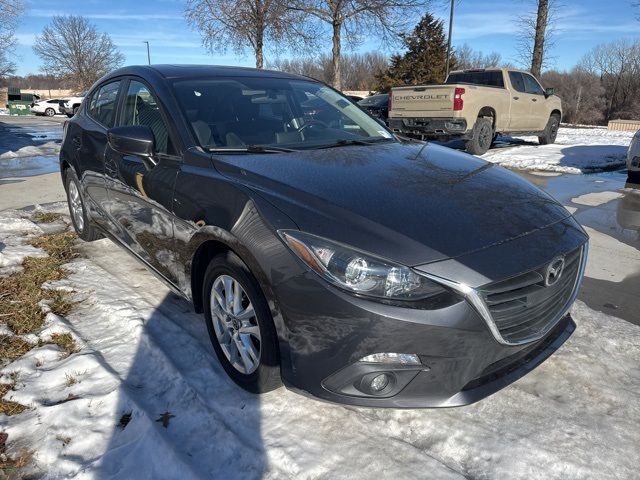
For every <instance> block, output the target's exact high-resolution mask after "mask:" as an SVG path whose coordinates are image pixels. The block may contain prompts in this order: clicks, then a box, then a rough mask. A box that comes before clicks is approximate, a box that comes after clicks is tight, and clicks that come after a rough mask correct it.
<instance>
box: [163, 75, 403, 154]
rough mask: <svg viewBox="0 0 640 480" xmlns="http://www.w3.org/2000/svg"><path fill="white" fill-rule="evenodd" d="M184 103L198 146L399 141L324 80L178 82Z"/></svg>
mask: <svg viewBox="0 0 640 480" xmlns="http://www.w3.org/2000/svg"><path fill="white" fill-rule="evenodd" d="M173 88H174V91H175V93H176V97H177V99H178V102H179V103H180V107H181V109H182V111H183V114H184V115H185V117H186V119H187V121H188V123H189V124H190V125H191V128H192V129H193V133H194V135H195V137H196V139H197V140H198V142H199V144H200V146H202V147H203V148H205V149H209V150H216V149H219V150H236V151H242V150H246V151H247V152H259V151H260V150H259V149H257V148H256V147H263V148H264V149H267V148H271V149H272V150H275V149H278V148H279V149H281V150H282V151H285V150H284V149H288V150H299V149H310V148H324V147H327V146H335V145H344V144H349V143H357V144H368V143H377V142H382V141H395V139H394V138H393V136H392V134H391V133H390V132H389V131H388V130H387V129H386V128H384V127H383V126H382V125H380V124H379V123H378V122H377V121H376V120H374V119H372V118H371V117H369V116H368V115H367V114H366V113H365V112H363V111H362V110H361V109H360V108H358V107H357V106H356V105H354V104H353V103H351V102H350V101H348V100H347V99H346V98H344V97H343V96H342V95H340V94H338V93H337V92H335V91H334V90H332V89H331V88H329V87H327V86H325V85H322V84H320V83H316V82H312V81H306V80H290V79H281V78H264V77H262V78H260V77H224V78H221V77H218V78H215V79H198V80H187V81H177V82H175V83H174V85H173Z"/></svg>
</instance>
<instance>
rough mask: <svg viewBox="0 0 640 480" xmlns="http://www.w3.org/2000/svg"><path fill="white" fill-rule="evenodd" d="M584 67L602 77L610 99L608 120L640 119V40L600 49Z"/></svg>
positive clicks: (585, 57)
mask: <svg viewBox="0 0 640 480" xmlns="http://www.w3.org/2000/svg"><path fill="white" fill-rule="evenodd" d="M580 65H581V67H582V68H583V69H584V70H586V71H587V72H590V73H592V74H594V75H598V76H599V77H600V81H601V83H602V86H603V87H604V91H605V93H604V95H605V98H606V109H605V115H604V116H605V120H607V121H608V120H611V119H612V118H616V117H618V118H638V117H639V116H640V40H636V41H630V40H618V41H615V42H611V43H606V44H602V45H598V46H596V47H595V48H593V49H592V50H591V51H590V52H589V53H587V54H586V55H585V56H584V57H583V59H582V61H581V63H580Z"/></svg>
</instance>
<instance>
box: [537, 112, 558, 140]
mask: <svg viewBox="0 0 640 480" xmlns="http://www.w3.org/2000/svg"><path fill="white" fill-rule="evenodd" d="M559 127H560V117H558V115H551V116H550V117H549V121H548V122H547V126H546V127H544V131H543V132H542V135H540V136H539V137H538V143H540V145H549V144H551V143H554V142H555V141H556V137H557V136H558V128H559Z"/></svg>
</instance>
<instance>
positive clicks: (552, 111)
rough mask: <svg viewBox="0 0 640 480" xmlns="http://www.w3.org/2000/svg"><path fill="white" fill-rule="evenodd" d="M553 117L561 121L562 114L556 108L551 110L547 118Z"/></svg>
mask: <svg viewBox="0 0 640 480" xmlns="http://www.w3.org/2000/svg"><path fill="white" fill-rule="evenodd" d="M553 115H557V116H558V118H559V119H560V121H562V112H561V111H560V110H558V109H557V108H554V109H553V110H551V113H550V114H549V116H550V117H551V116H553Z"/></svg>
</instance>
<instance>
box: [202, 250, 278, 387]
mask: <svg viewBox="0 0 640 480" xmlns="http://www.w3.org/2000/svg"><path fill="white" fill-rule="evenodd" d="M203 299H204V302H205V303H204V312H205V319H206V322H207V329H208V331H209V337H210V339H211V343H212V344H213V349H214V350H215V352H216V355H217V357H218V360H219V361H220V363H221V364H222V367H223V368H224V370H225V372H227V375H229V377H231V379H232V380H233V381H234V382H235V383H236V384H238V385H239V386H240V387H242V388H244V389H245V390H247V391H249V392H252V393H264V392H269V391H271V390H274V389H276V388H278V387H279V386H280V385H282V382H281V380H280V362H279V355H278V342H277V334H276V330H275V326H274V324H273V319H272V317H271V312H270V311H269V307H268V305H267V301H266V299H265V298H264V295H263V294H262V291H261V289H260V286H259V285H258V282H257V281H256V280H255V278H254V277H253V275H252V274H251V272H250V271H249V269H248V268H247V266H246V265H245V264H244V262H242V260H240V258H239V257H238V256H237V255H235V254H234V253H233V252H227V253H224V254H221V255H218V256H216V257H214V258H213V260H211V263H210V264H209V266H208V267H207V271H206V273H205V277H204V285H203Z"/></svg>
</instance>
